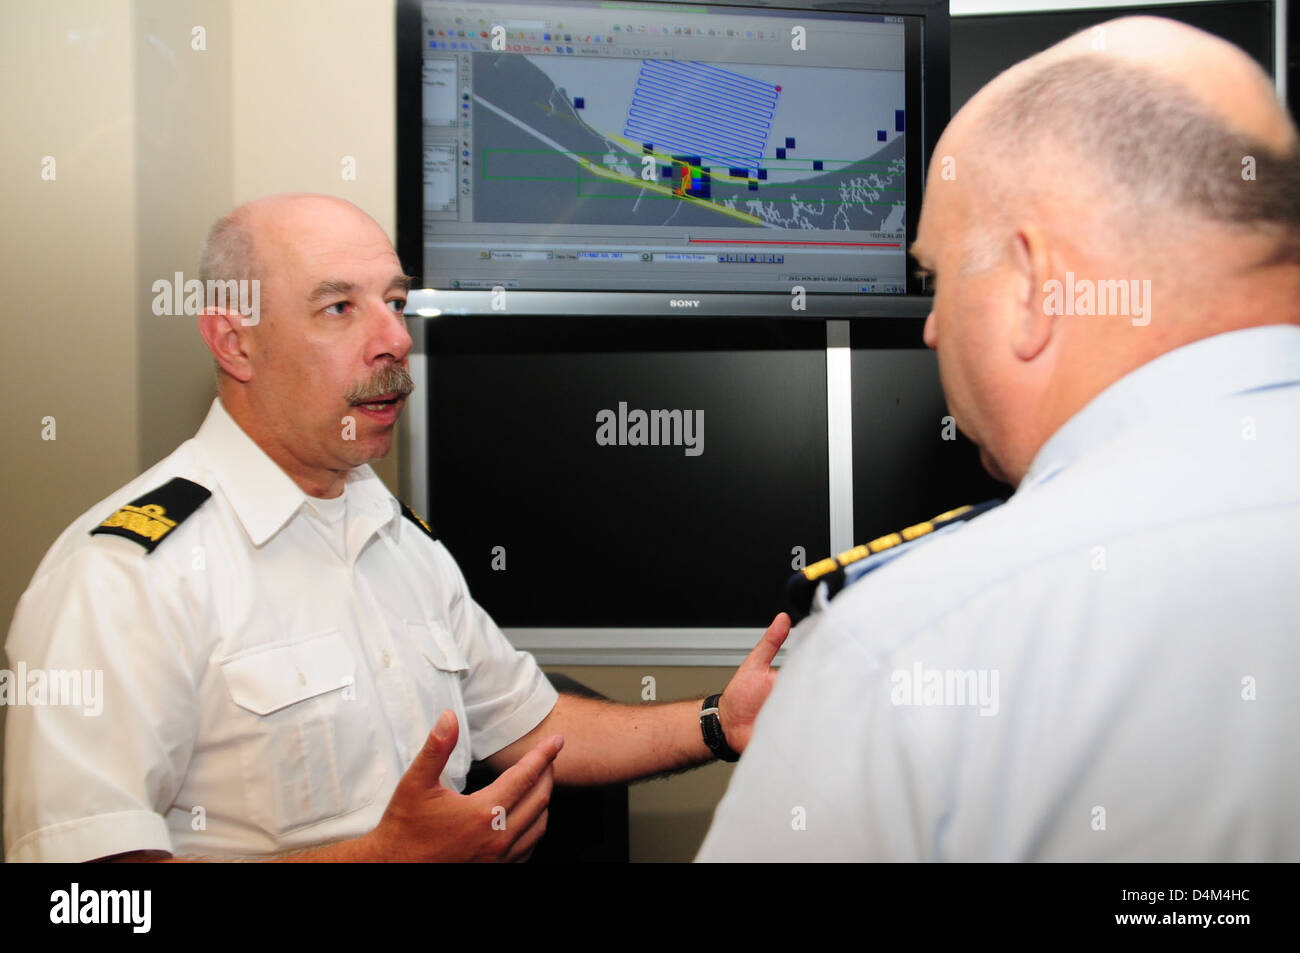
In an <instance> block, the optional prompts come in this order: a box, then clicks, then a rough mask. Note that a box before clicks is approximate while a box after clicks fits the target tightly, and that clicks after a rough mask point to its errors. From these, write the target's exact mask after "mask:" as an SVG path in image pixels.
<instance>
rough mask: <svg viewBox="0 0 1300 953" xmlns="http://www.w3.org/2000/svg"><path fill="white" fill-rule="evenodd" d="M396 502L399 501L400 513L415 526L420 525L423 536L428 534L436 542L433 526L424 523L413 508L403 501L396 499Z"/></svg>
mask: <svg viewBox="0 0 1300 953" xmlns="http://www.w3.org/2000/svg"><path fill="white" fill-rule="evenodd" d="M397 502H398V503H401V506H402V515H403V516H405V517H406V518H407V519H408V520H410V521H411V522H412V523H414V524H415V525H416V526H418V527H420V532H422V533H424V535H425V536H428V537H429V538H430V539H432V540H434V541H435V542H436V541H437V539H438V537H437V534H435V533H434V531H433V527H432V526H430V525H429V524H428V523H426V522H425V521H424V520H423V519H421V518H420V517H419V515H418V514H417V513H416V512H415V510H413V509H411V508H410V507H409V506H407V505H406V504H405V503H402V501H401V500H398V501H397Z"/></svg>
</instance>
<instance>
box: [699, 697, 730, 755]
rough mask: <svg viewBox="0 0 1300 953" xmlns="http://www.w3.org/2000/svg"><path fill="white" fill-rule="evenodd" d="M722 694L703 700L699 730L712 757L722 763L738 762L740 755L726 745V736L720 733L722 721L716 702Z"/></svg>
mask: <svg viewBox="0 0 1300 953" xmlns="http://www.w3.org/2000/svg"><path fill="white" fill-rule="evenodd" d="M721 698H722V693H721V692H719V693H718V694H716V695H710V696H709V697H708V698H706V699H704V705H703V707H701V708H700V730H701V731H703V732H704V743H705V744H706V745H708V746H709V750H710V751H712V752H713V754H714V757H717V758H721V759H722V760H723V761H739V760H740V755H738V754H736V752H735V751H733V750H732V749H731V745H729V744H727V736H726V735H725V734H723V732H722V719H721V718H720V717H719V716H718V701H719V699H721Z"/></svg>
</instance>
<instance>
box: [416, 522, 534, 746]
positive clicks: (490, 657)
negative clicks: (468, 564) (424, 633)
mask: <svg viewBox="0 0 1300 953" xmlns="http://www.w3.org/2000/svg"><path fill="white" fill-rule="evenodd" d="M439 549H440V553H439V555H440V558H441V560H442V563H443V566H442V569H443V572H444V573H445V574H446V575H447V576H448V578H449V580H450V582H451V586H452V595H451V605H450V610H449V613H450V622H451V628H452V633H453V636H454V638H455V639H456V644H457V646H458V647H459V649H460V651H461V654H462V655H463V656H464V657H465V660H466V662H467V664H468V666H469V672H468V677H467V678H466V679H465V680H464V682H463V684H462V694H463V696H464V700H465V716H466V718H467V719H468V720H469V730H470V744H471V749H470V750H471V753H472V755H473V757H474V759H475V760H478V761H481V760H483V759H484V758H487V757H489V756H490V755H493V754H496V753H497V752H498V751H500V750H501V749H502V748H504V747H506V746H507V745H509V744H511V743H513V742H515V741H518V740H519V739H520V738H522V737H523V736H524V735H526V734H528V732H530V731H532V730H533V729H534V728H536V727H537V726H538V725H539V724H541V723H542V720H543V719H545V718H546V716H547V715H549V714H550V713H551V709H552V708H554V707H555V702H556V700H557V699H558V698H559V694H558V693H557V692H556V691H555V689H554V687H552V685H551V683H550V681H549V680H548V679H547V678H546V675H545V673H544V672H542V670H541V667H540V666H539V665H538V664H537V660H536V659H535V658H533V656H532V655H531V654H530V653H528V652H522V651H519V650H518V649H516V648H515V647H514V646H513V645H511V644H510V642H509V640H508V639H507V638H506V637H505V635H504V634H503V633H502V631H501V630H500V629H499V628H498V627H497V624H496V623H495V622H493V621H492V617H491V616H489V615H488V614H487V612H486V611H484V609H483V607H482V606H480V605H479V604H478V603H477V602H475V601H474V599H473V598H472V597H471V596H470V594H469V587H468V586H467V584H466V582H465V577H464V575H463V574H462V573H461V571H460V567H459V566H457V565H456V561H455V560H454V559H452V557H451V554H450V553H448V552H447V551H446V549H445V548H443V547H442V546H439Z"/></svg>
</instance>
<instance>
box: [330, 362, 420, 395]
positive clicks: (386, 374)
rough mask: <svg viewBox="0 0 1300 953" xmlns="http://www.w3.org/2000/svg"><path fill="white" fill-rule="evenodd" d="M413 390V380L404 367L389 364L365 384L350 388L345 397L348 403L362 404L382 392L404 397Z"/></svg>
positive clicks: (382, 393)
mask: <svg viewBox="0 0 1300 953" xmlns="http://www.w3.org/2000/svg"><path fill="white" fill-rule="evenodd" d="M413 390H415V382H414V381H412V380H411V375H410V374H409V373H408V372H407V370H406V368H404V367H402V366H401V365H400V364H391V365H389V366H388V367H386V368H385V369H384V370H382V371H380V372H379V374H377V375H376V376H375V377H373V378H371V379H370V380H369V381H367V382H366V383H365V384H359V385H357V386H355V387H353V388H351V389H350V390H349V391H348V392H347V395H346V397H345V399H346V400H347V402H348V403H349V404H364V403H365V402H366V401H368V400H371V399H373V398H375V397H381V396H383V395H384V394H400V395H401V396H403V397H405V396H406V395H407V394H409V393H411V391H413Z"/></svg>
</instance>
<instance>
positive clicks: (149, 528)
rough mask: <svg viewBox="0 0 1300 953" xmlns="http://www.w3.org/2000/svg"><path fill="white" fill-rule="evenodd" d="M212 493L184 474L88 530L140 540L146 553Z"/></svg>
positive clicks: (154, 547) (91, 532)
mask: <svg viewBox="0 0 1300 953" xmlns="http://www.w3.org/2000/svg"><path fill="white" fill-rule="evenodd" d="M211 495H212V491H211V490H209V489H208V488H207V487H206V486H200V485H199V484H197V483H194V482H192V481H190V480H186V479H185V478H184V477H175V478H173V479H172V480H169V481H168V482H167V483H164V484H163V485H162V486H160V487H158V489H156V490H150V491H149V492H148V493H146V494H145V495H144V496H141V497H139V498H138V499H134V500H132V501H131V502H130V503H128V504H126V506H124V507H122V508H121V509H120V510H118V511H117V512H116V513H114V514H113V515H112V516H110V517H109V518H108V519H106V520H104V522H102V523H100V524H99V525H98V526H96V527H95V528H94V529H92V530H91V531H90V535H91V536H94V535H96V534H97V533H106V534H109V535H112V536H121V537H122V538H123V539H129V540H131V542H133V543H139V544H140V545H141V546H143V547H144V548H145V549H146V550H148V551H149V552H153V551H154V550H155V549H157V548H158V544H159V543H160V542H162V541H163V538H164V537H165V536H166V535H167V534H168V533H170V532H171V531H172V530H174V529H175V528H176V527H177V526H180V525H181V523H183V522H184V521H185V520H186V519H188V518H189V517H190V516H191V515H192V514H193V513H194V511H195V510H197V509H198V508H199V507H200V506H202V505H203V503H204V501H205V500H207V498H208V497H210V496H211Z"/></svg>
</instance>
